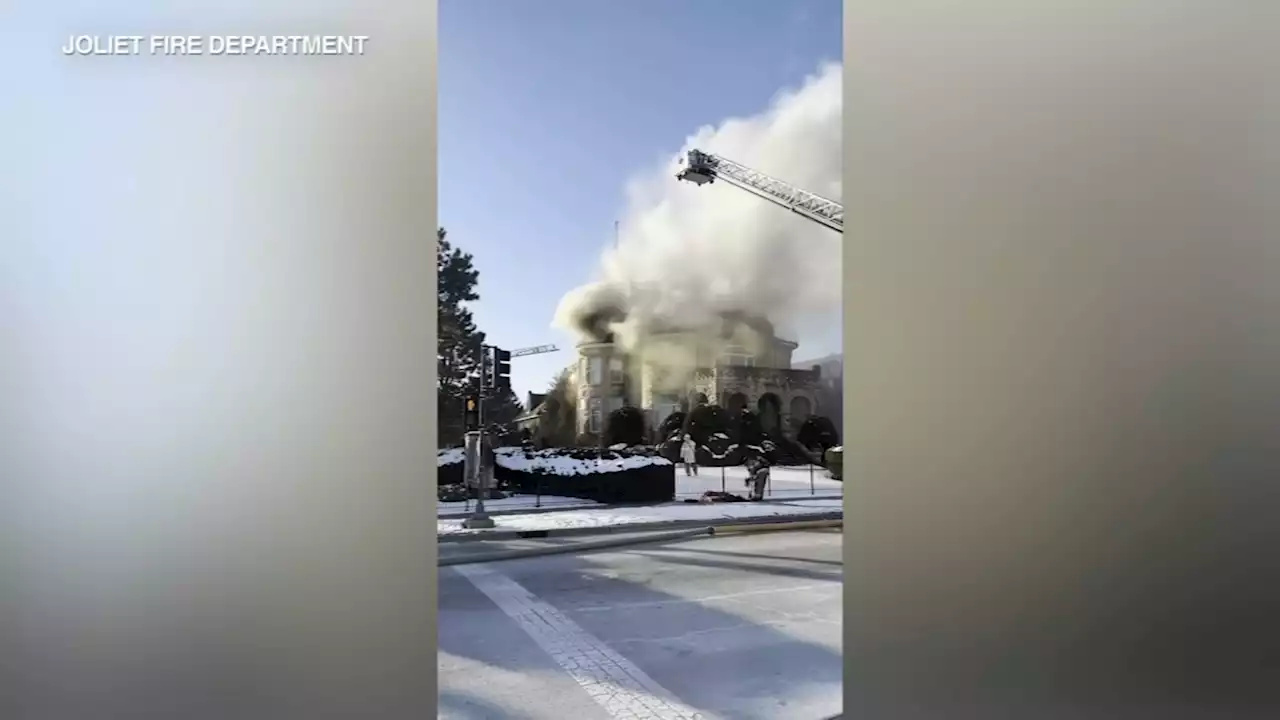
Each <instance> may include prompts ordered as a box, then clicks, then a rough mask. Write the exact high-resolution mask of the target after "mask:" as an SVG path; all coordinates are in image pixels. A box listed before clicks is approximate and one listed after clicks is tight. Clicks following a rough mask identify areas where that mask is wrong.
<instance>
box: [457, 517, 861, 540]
mask: <svg viewBox="0 0 1280 720" xmlns="http://www.w3.org/2000/svg"><path fill="white" fill-rule="evenodd" d="M832 520H840V521H841V522H842V523H843V521H844V511H843V510H836V511H830V512H813V513H792V514H789V515H766V516H763V517H760V518H725V519H724V520H722V521H714V520H713V521H711V522H708V521H706V520H659V521H656V522H644V523H623V524H620V525H602V526H600V527H583V528H564V529H562V530H495V531H487V532H474V533H449V534H447V535H438V534H437V535H436V542H437V543H457V542H477V541H481V540H527V539H536V538H546V537H584V536H588V535H611V534H613V533H633V532H648V531H663V530H692V529H701V530H705V529H707V528H709V527H710V528H714V529H715V531H716V532H721V530H719V528H740V527H748V526H751V527H755V526H763V525H785V524H788V523H790V524H794V523H806V522H820V521H828V522H829V521H832ZM727 532H741V531H735V530H728V531H727Z"/></svg>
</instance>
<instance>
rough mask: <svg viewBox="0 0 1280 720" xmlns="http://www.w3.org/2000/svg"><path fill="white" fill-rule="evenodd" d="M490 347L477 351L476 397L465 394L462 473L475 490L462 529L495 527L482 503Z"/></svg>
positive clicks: (487, 470)
mask: <svg viewBox="0 0 1280 720" xmlns="http://www.w3.org/2000/svg"><path fill="white" fill-rule="evenodd" d="M489 355H490V348H489V347H488V346H481V348H480V383H479V385H480V388H479V389H480V392H477V393H476V394H475V395H468V396H467V398H466V400H465V402H466V407H465V408H464V410H465V416H466V421H467V425H468V427H467V434H466V454H465V455H464V458H465V460H464V461H465V462H466V463H467V464H466V465H464V466H463V469H462V471H463V473H464V474H465V477H466V479H467V485H468V486H474V487H475V489H476V509H475V512H473V513H471V517H469V518H467V519H466V520H463V521H462V526H463V527H465V528H468V529H470V528H491V527H493V526H494V522H493V518H491V517H489V513H487V512H485V509H484V501H485V499H486V498H488V497H489V477H490V475H491V474H492V473H493V468H492V467H490V462H489V458H490V455H491V453H489V452H488V447H487V444H486V442H485V440H486V438H485V432H484V396H485V394H486V393H485V392H484V391H485V390H488V389H491V387H492V383H491V379H492V376H491V375H490V371H489V368H490V367H491V362H490V357H489Z"/></svg>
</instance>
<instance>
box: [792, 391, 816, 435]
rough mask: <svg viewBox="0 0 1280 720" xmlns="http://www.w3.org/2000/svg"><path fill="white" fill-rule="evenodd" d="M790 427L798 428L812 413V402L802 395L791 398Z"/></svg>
mask: <svg viewBox="0 0 1280 720" xmlns="http://www.w3.org/2000/svg"><path fill="white" fill-rule="evenodd" d="M790 410H791V418H790V420H791V428H792V429H793V430H799V429H800V426H801V425H803V424H804V421H805V420H808V419H809V416H810V415H812V414H813V403H812V402H810V400H809V398H807V397H805V396H804V395H796V396H795V397H793V398H791V408H790Z"/></svg>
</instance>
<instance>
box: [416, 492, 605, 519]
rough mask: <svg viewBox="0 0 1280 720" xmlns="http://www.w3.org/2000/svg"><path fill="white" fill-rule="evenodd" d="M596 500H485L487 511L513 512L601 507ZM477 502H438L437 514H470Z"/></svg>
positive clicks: (544, 497)
mask: <svg viewBox="0 0 1280 720" xmlns="http://www.w3.org/2000/svg"><path fill="white" fill-rule="evenodd" d="M600 504H601V503H598V502H596V501H594V500H583V499H582V498H575V497H562V496H560V495H542V496H541V497H539V496H535V495H512V496H510V497H505V498H500V499H497V500H492V499H491V500H485V501H484V509H485V510H512V509H516V508H532V507H558V506H568V507H591V506H593V505H600ZM475 507H476V501H475V500H471V501H469V502H464V501H459V502H438V503H436V508H437V509H436V512H437V513H439V514H442V515H443V514H447V513H455V512H468V511H471V510H474V509H475Z"/></svg>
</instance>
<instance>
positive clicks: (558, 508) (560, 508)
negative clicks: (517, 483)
mask: <svg viewBox="0 0 1280 720" xmlns="http://www.w3.org/2000/svg"><path fill="white" fill-rule="evenodd" d="M843 499H844V495H843V494H841V495H796V496H795V497H779V496H776V495H775V496H772V497H768V496H766V497H765V499H764V501H763V502H766V503H790V502H798V501H801V500H843ZM663 504H664V505H670V504H676V505H692V504H694V503H686V502H684V498H681V499H679V500H672V501H671V502H670V503H663ZM637 507H654V505H653V504H652V503H639V504H635V505H569V504H565V505H543V506H542V507H525V508H511V509H509V510H502V509H499V510H487V511H486V512H485V514H486V515H488V516H489V517H501V516H503V515H541V514H543V513H549V512H569V511H573V510H617V509H629V508H637ZM473 512H474V511H469V510H456V511H450V512H447V513H439V512H438V513H436V519H437V520H466V519H467V518H469V517H471V515H472V513H473Z"/></svg>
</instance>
